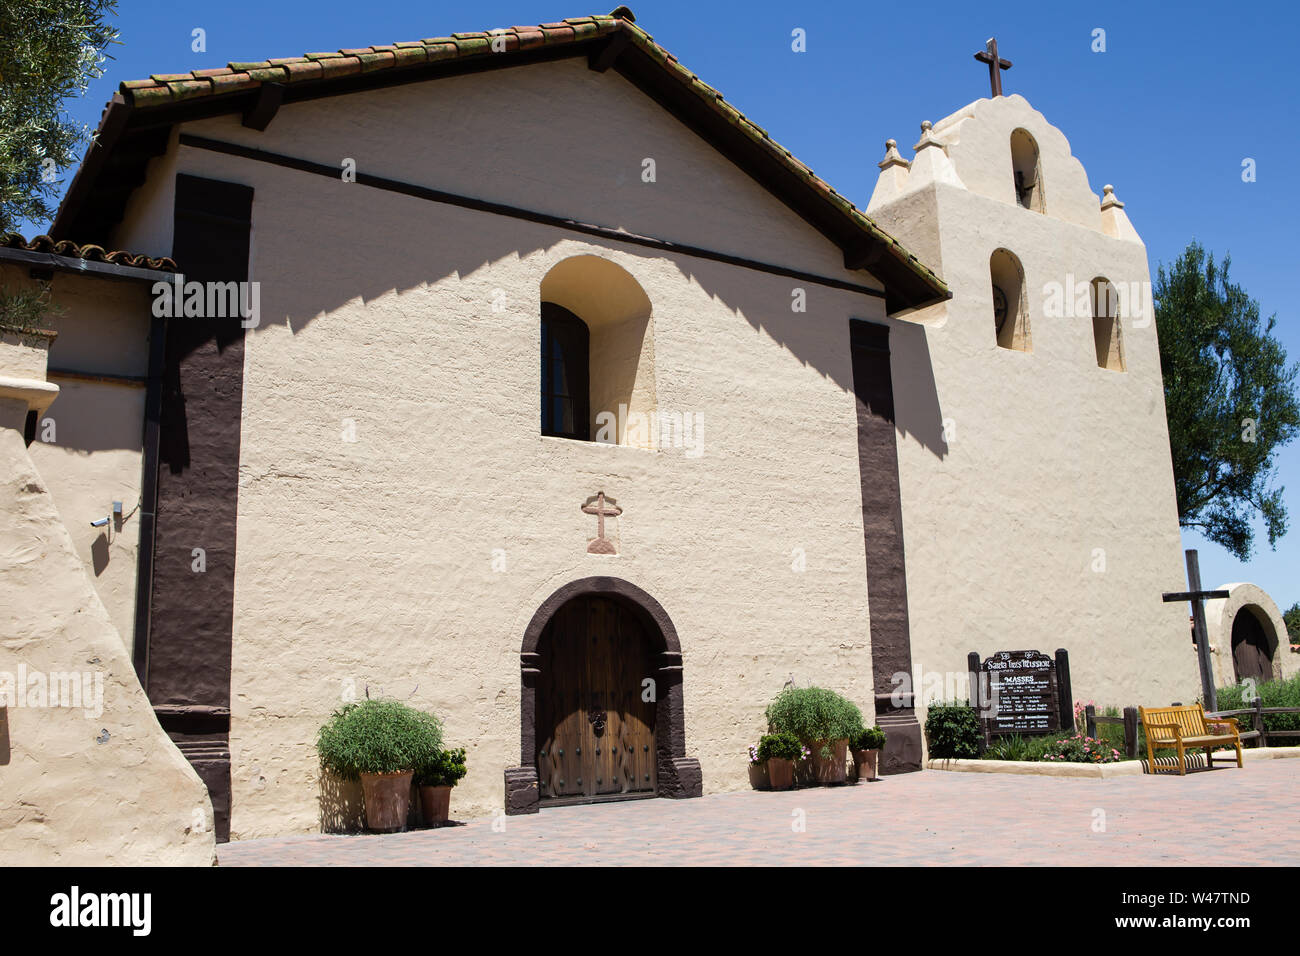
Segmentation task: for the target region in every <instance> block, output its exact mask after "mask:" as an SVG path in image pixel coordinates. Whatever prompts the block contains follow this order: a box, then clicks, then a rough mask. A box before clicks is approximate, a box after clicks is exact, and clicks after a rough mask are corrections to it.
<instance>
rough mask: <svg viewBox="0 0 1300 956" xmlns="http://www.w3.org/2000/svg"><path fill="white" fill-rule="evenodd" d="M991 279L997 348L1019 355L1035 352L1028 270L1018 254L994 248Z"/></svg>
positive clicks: (990, 265)
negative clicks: (1026, 283) (1027, 282)
mask: <svg viewBox="0 0 1300 956" xmlns="http://www.w3.org/2000/svg"><path fill="white" fill-rule="evenodd" d="M989 278H990V279H991V280H992V285H993V329H994V333H995V334H996V335H997V340H998V345H1000V346H1001V347H1002V348H1004V349H1013V350H1015V351H1017V352H1029V351H1032V348H1031V346H1032V342H1031V340H1030V337H1029V301H1028V297H1027V295H1026V293H1025V270H1024V269H1023V268H1021V265H1020V260H1019V259H1018V258H1016V254H1015V253H1014V252H1011V251H1010V250H1008V249H995V250H994V251H993V255H991V256H989Z"/></svg>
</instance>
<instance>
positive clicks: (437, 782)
mask: <svg viewBox="0 0 1300 956" xmlns="http://www.w3.org/2000/svg"><path fill="white" fill-rule="evenodd" d="M468 772H469V771H468V770H467V769H466V767H465V748H464V747H459V748H457V749H456V750H439V751H438V752H437V753H436V754H434V756H433V757H432V759H430V760H428V761H427V762H425V763H423V764H421V765H420V766H418V767H416V768H415V784H416V786H418V787H454V786H456V784H458V783H460V781H461V779H462V778H463V777H464V776H465V774H466V773H468Z"/></svg>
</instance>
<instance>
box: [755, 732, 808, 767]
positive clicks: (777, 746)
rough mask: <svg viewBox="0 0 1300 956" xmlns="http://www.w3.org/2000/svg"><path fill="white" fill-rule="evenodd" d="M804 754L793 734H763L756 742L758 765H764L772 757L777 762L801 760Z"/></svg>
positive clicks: (801, 745)
mask: <svg viewBox="0 0 1300 956" xmlns="http://www.w3.org/2000/svg"><path fill="white" fill-rule="evenodd" d="M806 752H807V751H805V750H804V746H803V744H801V743H800V742H799V738H798V737H796V736H795V735H794V734H784V733H783V734H764V735H763V736H762V737H760V738H759V740H758V762H759V763H766V762H767V761H769V760H771V759H772V758H773V757H775V758H776V759H777V760H802V759H803V757H804V754H805V753H806Z"/></svg>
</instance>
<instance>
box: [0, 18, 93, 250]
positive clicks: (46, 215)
mask: <svg viewBox="0 0 1300 956" xmlns="http://www.w3.org/2000/svg"><path fill="white" fill-rule="evenodd" d="M116 6H117V2H116V0H0V233H5V232H12V231H14V230H15V229H16V228H17V227H18V224H19V223H20V222H22V221H23V220H31V221H33V222H39V221H44V220H48V219H51V218H53V215H54V209H53V206H52V205H51V204H52V202H53V200H54V197H55V196H56V195H57V194H58V188H59V179H58V175H57V174H58V172H60V171H62V170H64V169H67V168H68V167H69V166H70V165H72V163H73V162H74V161H75V160H76V150H77V148H78V147H79V146H80V145H82V144H83V143H85V142H88V141H89V140H90V138H91V133H90V130H89V129H88V128H87V127H86V126H84V125H82V124H78V123H75V122H73V120H72V119H71V117H69V116H68V114H67V113H66V112H65V111H64V109H63V104H64V101H65V100H67V99H68V98H69V97H73V96H79V95H80V94H82V93H84V92H85V91H86V88H87V86H88V85H89V83H90V81H91V80H93V79H95V78H97V77H99V76H101V75H102V74H103V63H104V60H105V58H106V55H107V54H106V53H105V51H106V49H107V48H108V45H109V44H110V43H114V42H116V40H117V31H116V30H115V29H114V28H113V27H111V26H109V25H108V24H107V23H106V22H105V19H106V17H107V16H108V15H110V14H112V13H113V12H114V11H115V9H116Z"/></svg>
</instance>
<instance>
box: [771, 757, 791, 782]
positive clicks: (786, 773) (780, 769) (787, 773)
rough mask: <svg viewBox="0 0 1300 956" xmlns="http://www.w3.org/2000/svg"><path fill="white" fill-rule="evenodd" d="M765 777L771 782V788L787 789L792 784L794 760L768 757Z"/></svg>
mask: <svg viewBox="0 0 1300 956" xmlns="http://www.w3.org/2000/svg"><path fill="white" fill-rule="evenodd" d="M767 779H768V781H769V782H770V783H771V784H772V789H773V790H789V789H790V788H791V787H793V786H794V761H793V760H782V759H781V758H780V757H769V758H768V760H767Z"/></svg>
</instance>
